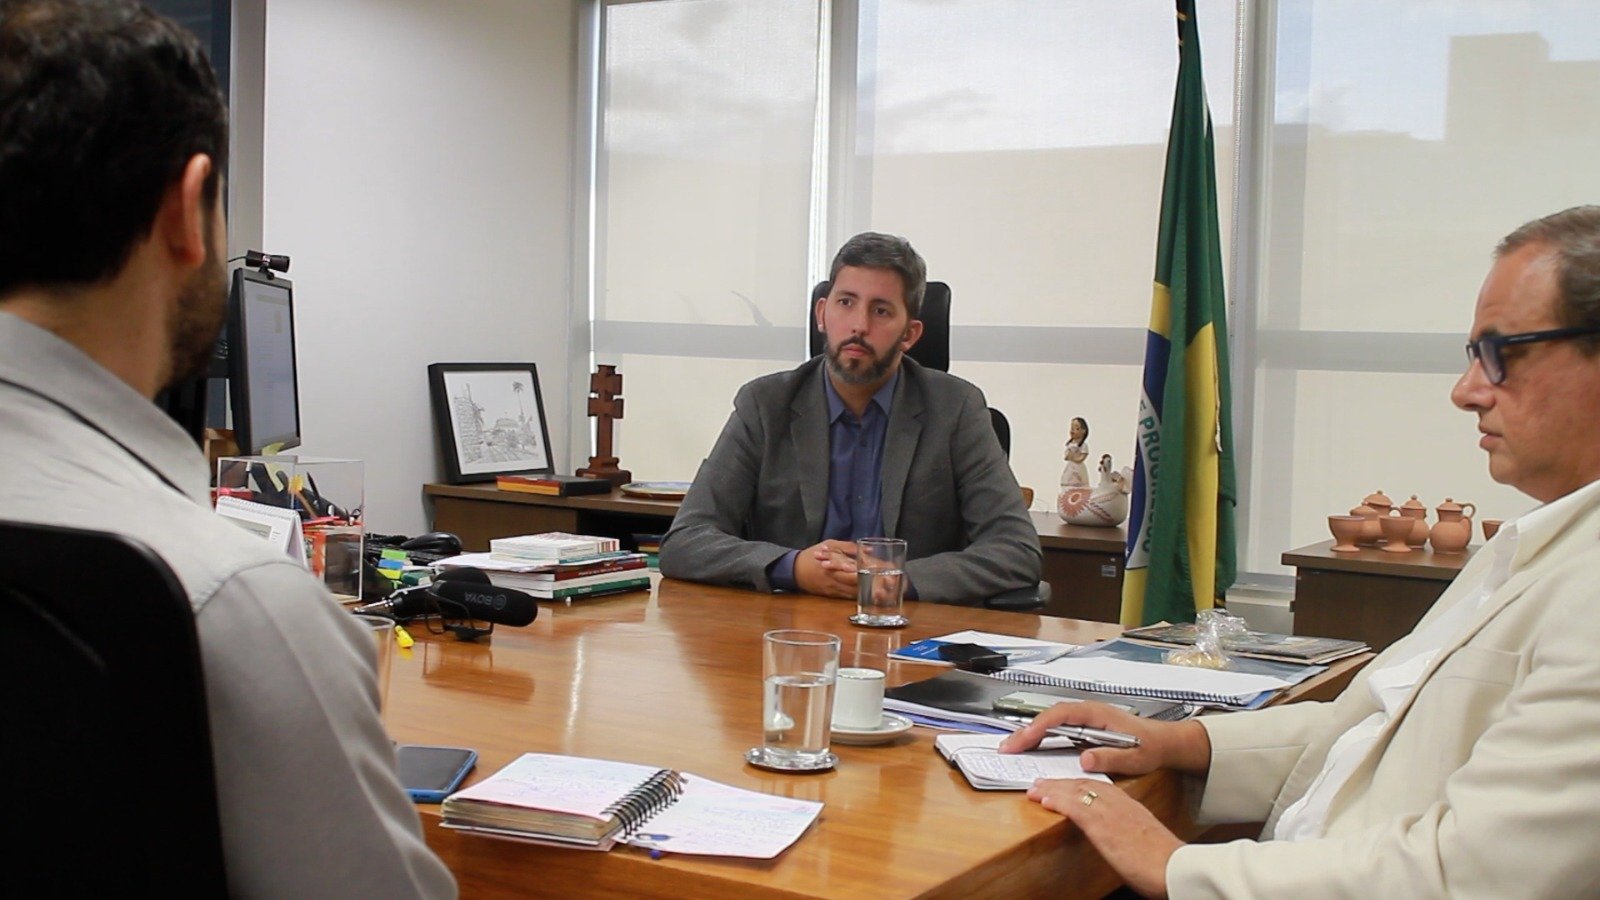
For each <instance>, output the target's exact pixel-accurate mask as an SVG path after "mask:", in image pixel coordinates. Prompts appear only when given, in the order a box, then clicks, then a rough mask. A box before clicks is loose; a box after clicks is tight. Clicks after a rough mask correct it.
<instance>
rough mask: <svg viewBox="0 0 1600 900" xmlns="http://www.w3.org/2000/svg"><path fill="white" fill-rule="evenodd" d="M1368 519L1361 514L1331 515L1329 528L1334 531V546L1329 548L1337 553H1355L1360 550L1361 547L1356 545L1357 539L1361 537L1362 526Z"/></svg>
mask: <svg viewBox="0 0 1600 900" xmlns="http://www.w3.org/2000/svg"><path fill="white" fill-rule="evenodd" d="M1366 521H1367V520H1366V519H1364V518H1362V517H1361V516H1329V517H1328V530H1329V531H1331V532H1333V546H1332V547H1329V548H1328V549H1329V550H1332V551H1334V552H1335V553H1354V552H1356V551H1357V550H1360V549H1361V548H1360V547H1357V546H1356V539H1357V538H1359V537H1361V528H1362V526H1363V525H1364V524H1366Z"/></svg>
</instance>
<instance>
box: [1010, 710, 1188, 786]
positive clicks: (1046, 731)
mask: <svg viewBox="0 0 1600 900" xmlns="http://www.w3.org/2000/svg"><path fill="white" fill-rule="evenodd" d="M1050 734H1059V735H1064V736H1066V737H1070V738H1072V739H1074V740H1077V741H1080V742H1082V743H1087V744H1090V745H1092V746H1090V748H1089V749H1087V750H1084V751H1083V755H1082V757H1081V758H1080V762H1081V763H1082V764H1083V769H1084V771H1086V772H1100V773H1103V774H1106V775H1143V774H1145V773H1147V772H1154V771H1155V770H1156V769H1161V768H1172V769H1178V770H1180V771H1186V772H1197V773H1199V772H1204V771H1206V769H1207V768H1209V767H1210V764H1211V739H1210V738H1209V737H1208V736H1207V735H1206V732H1205V728H1203V727H1202V726H1201V725H1200V723H1198V722H1194V721H1188V722H1157V721H1154V720H1151V719H1142V718H1140V717H1138V716H1136V715H1134V714H1132V713H1130V712H1128V711H1127V710H1123V709H1118V708H1116V707H1113V706H1108V705H1106V704H1104V703H1094V702H1092V701H1088V702H1082V703H1058V704H1056V705H1055V706H1052V707H1050V708H1049V709H1047V710H1045V711H1044V712H1042V713H1039V714H1038V715H1037V716H1035V717H1034V719H1033V721H1032V722H1030V723H1028V725H1026V726H1024V727H1023V728H1022V729H1021V730H1020V731H1018V732H1017V733H1015V734H1013V735H1010V736H1008V737H1007V738H1006V739H1005V740H1004V741H1002V742H1001V743H1000V752H1002V753H1021V752H1023V751H1026V750H1032V749H1033V748H1034V747H1037V746H1038V745H1039V741H1041V740H1043V739H1044V737H1045V736H1046V735H1050Z"/></svg>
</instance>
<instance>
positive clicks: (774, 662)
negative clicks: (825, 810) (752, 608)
mask: <svg viewBox="0 0 1600 900" xmlns="http://www.w3.org/2000/svg"><path fill="white" fill-rule="evenodd" d="M761 641H762V648H761V659H762V664H761V675H762V690H761V729H762V737H761V746H759V747H753V748H751V749H750V751H749V752H747V753H745V759H746V760H748V761H749V762H750V763H752V764H754V765H757V766H761V767H762V768H767V769H780V770H784V771H802V772H803V771H814V770H819V769H831V768H833V766H834V764H835V763H837V762H838V761H839V758H838V757H837V756H835V755H834V754H833V753H832V752H831V751H829V750H828V744H829V742H830V741H831V739H832V736H833V735H832V728H833V725H832V723H833V686H834V679H835V677H836V676H837V674H838V671H839V637H838V635H833V634H826V633H824V632H821V631H796V630H792V629H785V630H782V631H769V632H767V633H766V634H764V635H762V637H761Z"/></svg>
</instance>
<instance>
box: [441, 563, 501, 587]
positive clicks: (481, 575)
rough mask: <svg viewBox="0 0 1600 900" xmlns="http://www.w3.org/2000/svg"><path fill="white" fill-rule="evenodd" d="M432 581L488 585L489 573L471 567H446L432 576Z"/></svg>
mask: <svg viewBox="0 0 1600 900" xmlns="http://www.w3.org/2000/svg"><path fill="white" fill-rule="evenodd" d="M433 581H434V583H435V584H438V583H439V582H441V581H460V582H464V583H466V584H489V583H490V582H489V573H488V572H485V571H484V570H482V569H474V568H473V567H471V566H448V567H445V568H444V569H443V571H441V572H440V573H439V574H437V575H435V576H433Z"/></svg>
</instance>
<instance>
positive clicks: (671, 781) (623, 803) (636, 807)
mask: <svg viewBox="0 0 1600 900" xmlns="http://www.w3.org/2000/svg"><path fill="white" fill-rule="evenodd" d="M682 793H683V776H682V775H679V774H678V773H677V772H674V771H672V770H671V769H662V770H661V771H659V772H657V773H655V774H654V775H651V776H650V777H649V778H647V779H645V780H644V783H643V784H641V785H639V786H638V787H636V788H634V789H633V790H631V791H629V792H628V793H627V794H625V795H623V797H622V799H620V800H618V801H617V802H615V803H613V804H611V805H610V806H608V807H606V809H605V811H604V812H602V813H601V815H602V816H612V815H614V816H616V817H617V821H618V822H620V823H621V824H622V831H621V833H622V837H623V838H624V839H626V838H628V837H631V836H632V835H633V833H634V832H635V831H638V830H639V828H640V826H642V825H644V823H645V822H647V821H649V819H650V817H651V816H653V815H655V814H656V813H657V812H659V811H660V810H662V809H663V808H665V807H667V806H670V805H671V804H672V802H673V801H674V800H677V799H678V795H680V794H682Z"/></svg>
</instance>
